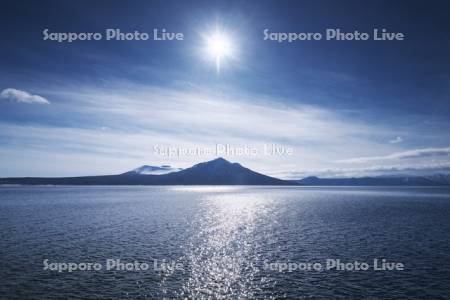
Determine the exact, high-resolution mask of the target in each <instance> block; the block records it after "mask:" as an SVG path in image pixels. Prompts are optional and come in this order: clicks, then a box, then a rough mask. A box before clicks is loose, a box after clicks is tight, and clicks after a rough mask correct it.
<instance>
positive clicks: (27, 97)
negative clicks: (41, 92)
mask: <svg viewBox="0 0 450 300" xmlns="http://www.w3.org/2000/svg"><path fill="white" fill-rule="evenodd" d="M0 98H3V99H10V100H13V101H17V102H23V103H38V104H50V102H49V101H48V100H47V99H45V98H44V97H41V96H38V95H32V94H30V93H28V92H25V91H21V90H17V89H13V88H8V89H4V90H3V91H2V92H1V93H0Z"/></svg>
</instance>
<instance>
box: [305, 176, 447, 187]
mask: <svg viewBox="0 0 450 300" xmlns="http://www.w3.org/2000/svg"><path fill="white" fill-rule="evenodd" d="M297 183H299V184H301V185H316V186H445V185H450V176H449V175H443V174H436V175H432V176H423V177H422V176H402V177H357V178H318V177H315V176H310V177H306V178H303V179H300V180H297Z"/></svg>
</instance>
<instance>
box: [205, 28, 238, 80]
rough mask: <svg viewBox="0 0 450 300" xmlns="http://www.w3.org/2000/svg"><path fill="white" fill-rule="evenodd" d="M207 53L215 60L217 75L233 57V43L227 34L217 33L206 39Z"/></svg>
mask: <svg viewBox="0 0 450 300" xmlns="http://www.w3.org/2000/svg"><path fill="white" fill-rule="evenodd" d="M206 51H207V54H208V56H209V57H211V58H212V59H214V60H215V64H216V70H217V73H220V68H221V64H222V63H223V61H224V60H225V59H226V58H230V57H232V55H233V43H232V41H231V40H230V39H229V37H228V36H227V35H226V34H225V33H223V32H216V33H214V34H212V35H211V36H209V37H207V38H206Z"/></svg>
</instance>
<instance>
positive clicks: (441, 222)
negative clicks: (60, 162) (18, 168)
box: [0, 186, 450, 299]
mask: <svg viewBox="0 0 450 300" xmlns="http://www.w3.org/2000/svg"><path fill="white" fill-rule="evenodd" d="M0 228H1V239H0V241H1V242H0V249H1V250H0V251H1V256H2V264H1V269H2V272H1V273H0V282H1V283H0V293H1V295H2V297H4V298H5V299H63V298H83V299H102V298H103V299H146V298H148V299H153V298H164V297H166V298H213V299H221V298H223V299H229V298H234V299H236V298H264V299H267V298H291V299H348V298H357V299H360V298H369V299H379V298H382V299H389V298H391V299H399V298H408V299H444V298H447V297H449V294H448V293H449V291H450V234H449V232H450V188H442V187H430V188H428V187H427V188H421V187H370V188H366V187H250V186H203V187H200V186H172V187H158V186H153V187H150V186H132V187H131V186H122V187H117V186H114V187H109V186H91V187H82V186H81V187H71V186H60V187H56V186H33V187H26V186H3V187H0ZM375 262H376V263H377V270H375V266H374V263H375ZM69 266H70V272H69V269H68V268H69ZM402 266H403V267H402ZM361 268H362V269H361ZM379 268H381V269H379ZM383 268H384V269H383Z"/></svg>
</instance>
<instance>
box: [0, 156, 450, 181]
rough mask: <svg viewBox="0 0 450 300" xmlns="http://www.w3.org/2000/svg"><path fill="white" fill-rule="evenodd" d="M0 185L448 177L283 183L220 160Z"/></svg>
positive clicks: (441, 176)
mask: <svg viewBox="0 0 450 300" xmlns="http://www.w3.org/2000/svg"><path fill="white" fill-rule="evenodd" d="M0 184H23V185H297V186H300V185H303V186H450V175H447V174H435V175H432V176H416V177H415V176H401V177H387V176H384V177H382V176H379V177H358V178H318V177H315V176H310V177H306V178H303V179H300V180H283V179H278V178H275V177H270V176H267V175H264V174H261V173H257V172H255V171H252V170H250V169H248V168H245V167H243V166H241V165H240V164H238V163H231V162H229V161H227V160H225V159H223V158H221V157H219V158H217V159H214V160H211V161H207V162H202V163H199V164H196V165H194V166H192V167H190V168H187V169H176V168H172V167H170V166H168V165H164V166H161V167H157V166H149V165H144V166H141V167H139V168H136V169H134V170H131V171H128V172H125V173H122V174H118V175H103V176H81V177H53V178H46V177H15V178H0Z"/></svg>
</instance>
